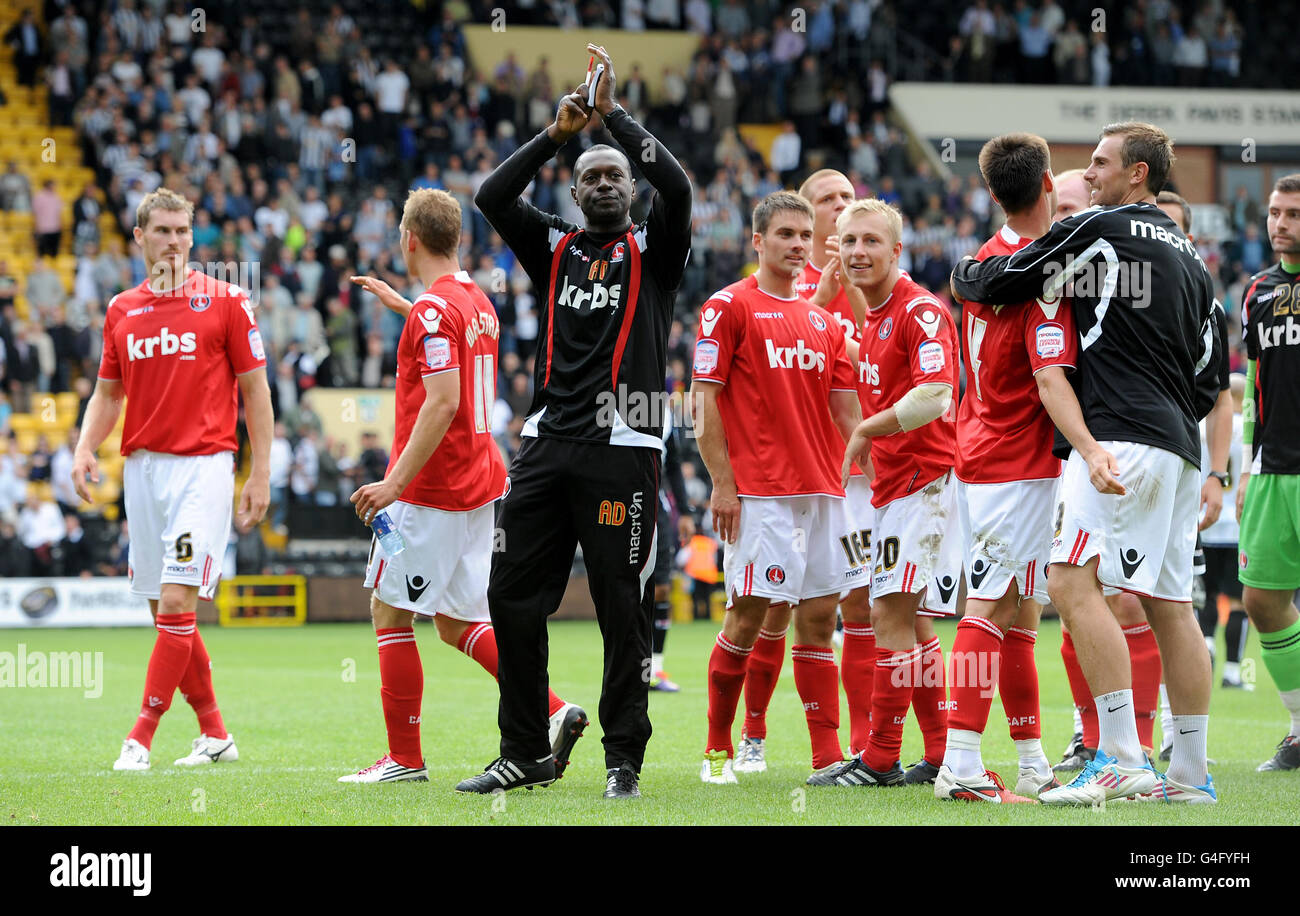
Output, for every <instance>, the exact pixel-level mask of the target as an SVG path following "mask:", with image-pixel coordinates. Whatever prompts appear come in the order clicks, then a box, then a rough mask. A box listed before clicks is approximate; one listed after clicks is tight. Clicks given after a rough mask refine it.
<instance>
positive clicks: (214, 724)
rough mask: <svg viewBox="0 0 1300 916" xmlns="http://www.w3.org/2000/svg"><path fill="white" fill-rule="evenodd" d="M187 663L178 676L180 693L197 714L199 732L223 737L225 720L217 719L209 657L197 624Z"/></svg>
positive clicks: (211, 736)
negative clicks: (179, 676) (179, 678)
mask: <svg viewBox="0 0 1300 916" xmlns="http://www.w3.org/2000/svg"><path fill="white" fill-rule="evenodd" d="M190 645H191V649H190V663H189V666H188V667H186V669H185V676H184V677H182V678H181V683H180V688H181V696H183V697H185V701H186V702H187V703H189V704H190V706H192V707H193V708H194V714H195V715H196V716H198V717H199V733H200V734H203V735H207V736H208V737H209V738H224V737H226V735H227V732H226V726H225V723H224V722H222V721H221V710H220V709H219V708H218V707H217V696H216V694H215V693H214V692H213V690H212V659H211V658H209V657H208V649H207V646H205V645H203V637H202V636H200V635H199V631H198V629H197V628H195V630H194V641H193V642H192V643H191V644H190Z"/></svg>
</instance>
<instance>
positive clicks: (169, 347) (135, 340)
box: [126, 328, 198, 362]
mask: <svg viewBox="0 0 1300 916" xmlns="http://www.w3.org/2000/svg"><path fill="white" fill-rule="evenodd" d="M197 349H198V337H197V336H196V335H195V333H194V332H193V331H186V332H185V333H184V334H180V335H177V334H173V333H171V332H170V331H168V330H167V328H163V329H162V331H161V332H160V333H159V334H157V335H156V336H154V337H136V336H135V335H134V334H127V335H126V353H127V359H128V360H130V361H132V362H134V361H135V360H137V359H152V358H153V357H154V355H155V353H156V354H157V355H158V356H174V355H175V354H177V353H193V352H194V351H195V350H197Z"/></svg>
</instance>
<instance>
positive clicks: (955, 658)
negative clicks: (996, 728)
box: [927, 614, 1006, 756]
mask: <svg viewBox="0 0 1300 916" xmlns="http://www.w3.org/2000/svg"><path fill="white" fill-rule="evenodd" d="M1002 646H1003V634H1002V629H1001V628H1000V627H999V626H998V625H997V624H995V623H994V622H993V621H991V620H989V619H988V618H986V617H975V616H973V615H970V614H967V615H966V616H965V617H963V618H962V619H961V620H959V621H958V622H957V635H956V636H955V637H954V638H953V641H952V652H951V653H949V661H950V662H951V663H952V708H951V709H949V710H948V727H949V728H958V729H962V730H963V731H968V732H976V733H978V734H981V735H982V734H984V728H985V726H987V725H988V723H989V707H991V706H992V705H993V685H992V684H987V683H984V681H987V680H991V678H990V677H989V674H990V673H991V672H995V671H997V670H998V667H999V666H1000V665H1001V664H1003V660H1002V652H1003V648H1002ZM1002 701H1003V702H1004V703H1005V702H1006V698H1005V697H1003V700H1002ZM927 756H928V754H927Z"/></svg>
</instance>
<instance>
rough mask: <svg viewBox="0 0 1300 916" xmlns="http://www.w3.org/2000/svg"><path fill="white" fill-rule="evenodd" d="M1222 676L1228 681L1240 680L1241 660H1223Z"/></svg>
mask: <svg viewBox="0 0 1300 916" xmlns="http://www.w3.org/2000/svg"><path fill="white" fill-rule="evenodd" d="M1223 678H1224V680H1228V681H1239V680H1241V662H1224V663H1223Z"/></svg>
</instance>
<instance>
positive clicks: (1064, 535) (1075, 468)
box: [1051, 442, 1201, 601]
mask: <svg viewBox="0 0 1300 916" xmlns="http://www.w3.org/2000/svg"><path fill="white" fill-rule="evenodd" d="M1101 445H1102V447H1103V448H1104V449H1106V451H1108V452H1110V453H1111V454H1112V455H1114V456H1115V460H1116V462H1118V464H1119V481H1120V483H1122V484H1124V486H1125V488H1126V489H1127V491H1128V492H1127V493H1125V494H1124V495H1123V496H1115V495H1103V494H1101V493H1098V492H1097V489H1096V487H1094V486H1093V485H1092V482H1091V481H1090V480H1089V479H1088V463H1087V462H1086V461H1084V460H1083V457H1082V456H1081V455H1080V454H1079V453H1078V452H1071V453H1070V457H1069V459H1067V460H1066V462H1065V473H1064V474H1063V475H1062V477H1061V505H1062V509H1061V510H1060V518H1061V522H1060V525H1059V529H1058V531H1057V534H1056V537H1055V539H1054V540H1053V541H1052V558H1051V559H1052V562H1053V563H1069V564H1070V565H1072V566H1083V565H1084V564H1086V563H1087V562H1088V561H1089V560H1090V559H1092V558H1093V557H1100V559H1099V560H1098V563H1097V579H1098V580H1099V581H1100V582H1101V584H1102V586H1103V588H1104V589H1105V590H1110V589H1118V590H1120V591H1125V592H1131V593H1133V594H1135V595H1138V596H1139V597H1148V598H1161V599H1163V600H1165V601H1191V600H1192V554H1193V553H1195V551H1196V523H1197V513H1198V510H1199V507H1200V492H1201V477H1200V472H1199V471H1198V470H1197V469H1196V468H1195V467H1194V466H1193V465H1192V464H1191V462H1189V461H1187V460H1186V459H1184V458H1182V457H1181V456H1179V455H1175V454H1174V453H1173V452H1170V451H1166V450H1165V449H1162V448H1157V447H1155V446H1153V445H1144V444H1142V443H1139V442H1103V443H1101Z"/></svg>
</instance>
